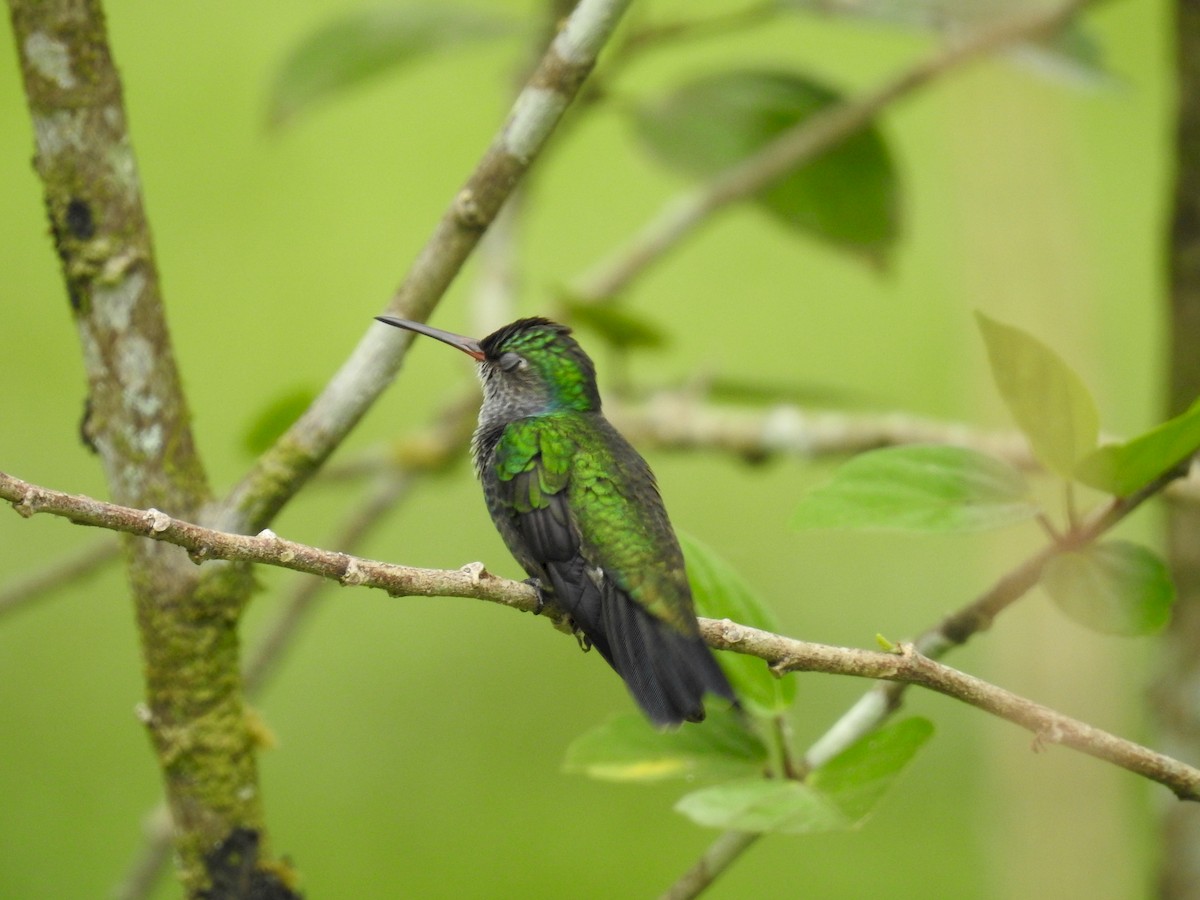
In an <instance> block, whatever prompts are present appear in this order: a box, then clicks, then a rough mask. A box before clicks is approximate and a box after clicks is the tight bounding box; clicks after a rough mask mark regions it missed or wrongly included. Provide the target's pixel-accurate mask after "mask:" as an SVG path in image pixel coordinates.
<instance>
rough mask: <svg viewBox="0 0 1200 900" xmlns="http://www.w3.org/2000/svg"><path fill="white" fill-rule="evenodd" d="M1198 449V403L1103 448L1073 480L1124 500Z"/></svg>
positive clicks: (1081, 465) (1085, 460)
mask: <svg viewBox="0 0 1200 900" xmlns="http://www.w3.org/2000/svg"><path fill="white" fill-rule="evenodd" d="M1197 448H1200V402H1198V403H1195V404H1193V405H1192V408H1191V409H1189V410H1188V411H1187V412H1185V413H1183V414H1182V415H1179V416H1176V417H1175V418H1173V419H1171V420H1169V421H1167V422H1164V423H1163V424H1162V425H1159V426H1158V427H1157V428H1153V429H1151V430H1150V431H1147V432H1146V433H1145V434H1142V435H1138V436H1137V437H1135V438H1132V439H1130V440H1128V441H1125V442H1124V443H1120V444H1106V445H1104V446H1103V447H1101V448H1100V449H1099V450H1097V451H1095V452H1094V453H1092V454H1091V455H1089V456H1085V457H1084V458H1083V460H1081V461H1080V463H1079V465H1078V466H1077V467H1076V468H1075V477H1076V478H1078V479H1079V480H1080V481H1082V482H1083V483H1084V484H1086V485H1090V486H1091V487H1094V488H1098V489H1099V490H1102V491H1106V492H1107V493H1110V494H1113V495H1115V496H1117V497H1126V496H1128V495H1129V494H1132V493H1133V492H1134V491H1136V490H1137V489H1138V488H1140V487H1143V486H1145V485H1147V484H1149V483H1150V482H1151V481H1153V480H1154V479H1155V478H1157V477H1158V476H1159V475H1161V474H1163V473H1164V472H1166V471H1167V469H1169V468H1170V467H1171V466H1173V465H1175V464H1176V463H1178V462H1180V461H1182V460H1184V459H1186V458H1187V457H1188V456H1190V455H1191V454H1193V453H1195V452H1196V450H1197Z"/></svg>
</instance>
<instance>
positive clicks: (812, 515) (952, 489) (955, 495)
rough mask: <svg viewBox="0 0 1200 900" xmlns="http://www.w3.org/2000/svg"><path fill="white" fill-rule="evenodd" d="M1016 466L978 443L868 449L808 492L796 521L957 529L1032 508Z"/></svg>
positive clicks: (1003, 521) (1006, 521)
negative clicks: (980, 449) (977, 447)
mask: <svg viewBox="0 0 1200 900" xmlns="http://www.w3.org/2000/svg"><path fill="white" fill-rule="evenodd" d="M1037 512H1038V508H1037V507H1036V506H1035V505H1034V504H1033V503H1032V502H1030V499H1029V491H1028V487H1027V486H1026V484H1025V479H1024V477H1022V475H1021V473H1020V472H1018V471H1017V470H1016V469H1014V468H1013V467H1012V466H1010V465H1009V464H1008V463H1005V462H1003V461H1001V460H998V459H996V458H994V457H991V456H987V455H985V454H983V453H979V452H978V451H975V450H968V449H966V448H963V447H951V446H945V445H929V446H924V445H910V446H905V447H885V448H882V449H880V450H870V451H868V452H866V453H861V454H859V455H858V456H855V457H854V458H852V459H850V460H849V461H847V462H846V463H844V464H843V465H842V466H840V467H839V468H838V470H837V471H836V472H834V475H833V478H832V479H830V480H829V481H828V482H826V483H825V484H822V485H819V486H817V487H815V488H813V489H812V490H811V491H809V492H808V493H807V494H805V495H804V496H803V497H802V498H801V500H800V506H799V508H798V509H797V510H796V515H795V518H793V520H792V524H793V525H795V526H796V527H798V528H847V529H851V528H853V529H875V530H890V531H924V532H929V531H935V532H936V531H940V532H962V531H979V530H982V529H986V528H998V527H1001V526H1004V525H1011V524H1013V523H1015V522H1022V521H1024V520H1026V519H1029V518H1032V517H1033V516H1035V515H1037Z"/></svg>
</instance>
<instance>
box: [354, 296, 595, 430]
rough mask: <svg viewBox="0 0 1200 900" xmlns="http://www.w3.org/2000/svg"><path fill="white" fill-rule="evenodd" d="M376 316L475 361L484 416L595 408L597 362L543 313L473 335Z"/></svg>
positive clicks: (506, 417) (517, 416)
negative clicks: (480, 334)
mask: <svg viewBox="0 0 1200 900" xmlns="http://www.w3.org/2000/svg"><path fill="white" fill-rule="evenodd" d="M376 318H377V319H379V321H381V322H385V323H387V324H388V325H395V326H396V327H397V328H406V329H408V330H409V331H415V332H417V333H419V334H424V335H428V336H429V337H432V338H436V339H437V340H439V341H441V342H443V343H445V344H449V345H450V346H451V347H457V348H458V349H459V350H461V351H463V352H464V353H466V354H467V355H468V356H470V357H472V358H473V359H475V360H478V362H479V378H480V380H481V381H482V382H483V395H484V396H483V411H482V416H483V417H484V418H488V419H492V418H494V419H502V420H511V419H520V418H524V417H526V416H537V415H544V414H546V413H549V412H556V411H559V410H575V411H576V412H598V411H599V410H600V393H599V391H598V390H597V389H596V367H595V366H594V365H593V364H592V360H591V358H590V357H589V356H588V355H587V354H586V353H584V352H583V348H582V347H580V346H579V343H578V342H577V341H576V340H575V338H573V337H571V329H570V328H568V327H567V326H566V325H560V324H558V323H557V322H551V321H550V320H549V319H543V318H531V319H518V320H517V321H515V322H512V323H511V324H509V325H505V326H504V327H503V328H500V329H497V330H496V331H494V332H492V333H491V334H489V335H488V336H487V337H485V338H483V339H482V340H475V339H474V338H469V337H463V336H462V335H459V334H453V333H452V332H449V331H442V330H441V329H440V328H433V327H431V326H429V325H425V324H424V323H422V322H410V321H408V320H407V319H397V318H393V317H392V316H376Z"/></svg>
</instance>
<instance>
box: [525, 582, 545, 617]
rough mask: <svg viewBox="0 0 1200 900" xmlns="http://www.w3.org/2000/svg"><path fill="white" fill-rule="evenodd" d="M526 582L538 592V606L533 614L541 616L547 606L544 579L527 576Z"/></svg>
mask: <svg viewBox="0 0 1200 900" xmlns="http://www.w3.org/2000/svg"><path fill="white" fill-rule="evenodd" d="M525 584H527V585H529V586H530V587H531V588H533V590H534V592H535V593H536V594H537V607H535V608H534V610H533V614H534V615H535V616H540V615H541V614H542V610H543V609H545V608H546V592H545V591H544V590H542V579H540V578H526V579H525Z"/></svg>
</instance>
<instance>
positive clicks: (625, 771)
mask: <svg viewBox="0 0 1200 900" xmlns="http://www.w3.org/2000/svg"><path fill="white" fill-rule="evenodd" d="M766 762H767V748H766V747H765V746H764V745H763V743H762V741H761V740H759V738H758V736H757V735H755V734H754V733H753V732H751V731H749V730H747V729H746V727H745V726H744V725H743V724H742V722H741V719H740V716H739V715H738V713H736V712H734V711H733V710H732V709H711V710H709V712H708V715H707V716H706V717H705V719H704V721H703V722H700V723H698V724H694V725H688V726H687V727H686V728H682V729H680V730H679V731H672V732H666V733H664V732H661V731H657V730H655V729H654V728H652V727H651V726H650V724H649V723H648V722H647V721H646V720H645V718H644V717H643V716H640V715H636V714H630V715H625V716H619V717H617V718H615V719H613V720H612V721H610V722H608V723H607V724H605V725H601V726H600V727H599V728H595V729H593V730H591V731H589V732H587V733H586V734H584V735H582V736H581V737H579V738H577V739H576V740H575V741H574V742H572V744H571V746H570V747H568V748H567V758H566V762H565V765H564V767H565V768H566V770H567V771H568V772H577V773H581V774H584V775H588V776H589V777H591V778H599V779H602V780H605V781H641V782H646V781H663V780H666V779H669V778H686V779H689V780H690V779H693V778H735V777H740V776H746V775H753V774H756V773H761V772H762V770H763V767H764V766H765V765H766Z"/></svg>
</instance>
